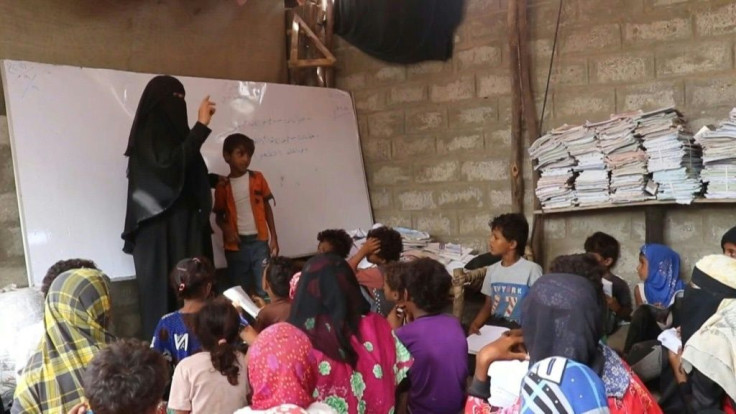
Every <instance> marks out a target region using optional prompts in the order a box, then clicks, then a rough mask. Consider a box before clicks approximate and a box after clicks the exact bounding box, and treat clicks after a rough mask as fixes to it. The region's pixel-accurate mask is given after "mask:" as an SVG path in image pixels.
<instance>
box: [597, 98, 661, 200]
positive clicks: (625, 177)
mask: <svg viewBox="0 0 736 414" xmlns="http://www.w3.org/2000/svg"><path fill="white" fill-rule="evenodd" d="M642 114H643V113H642V112H641V111H636V112H629V113H623V114H618V115H614V116H612V117H611V119H609V120H608V121H603V122H599V123H596V124H588V125H587V126H588V127H589V128H592V129H594V130H595V131H596V133H597V137H598V142H599V145H600V148H601V150H602V151H603V153H604V154H605V157H606V166H607V167H608V170H609V171H610V172H611V178H610V179H611V182H610V185H609V186H610V201H611V202H612V203H631V202H639V201H645V200H650V199H653V198H654V196H653V195H650V194H648V193H647V192H646V191H645V186H646V183H647V179H648V171H647V156H646V154H645V153H644V151H643V150H642V148H641V142H640V140H639V139H638V138H637V136H636V135H635V133H634V131H635V130H636V127H637V120H638V118H639V117H640V116H641V115H642Z"/></svg>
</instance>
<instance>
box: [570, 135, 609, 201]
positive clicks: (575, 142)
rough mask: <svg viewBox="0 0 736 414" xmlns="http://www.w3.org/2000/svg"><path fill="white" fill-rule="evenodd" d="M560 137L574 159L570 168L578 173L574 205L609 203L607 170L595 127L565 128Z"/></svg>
mask: <svg viewBox="0 0 736 414" xmlns="http://www.w3.org/2000/svg"><path fill="white" fill-rule="evenodd" d="M560 138H561V140H562V143H563V145H565V148H567V151H568V152H569V153H570V155H571V156H572V157H573V159H574V160H575V166H574V167H573V171H575V172H577V173H579V174H578V176H577V178H576V179H575V183H574V189H575V191H574V195H575V201H576V204H577V205H580V206H590V205H596V204H602V203H606V202H608V193H609V189H608V184H609V182H608V170H607V169H606V163H605V157H604V155H603V151H601V148H600V147H599V146H598V138H597V136H596V131H595V129H592V128H587V127H585V126H583V125H581V126H578V127H574V128H567V129H566V130H565V131H564V132H562V133H561V134H560Z"/></svg>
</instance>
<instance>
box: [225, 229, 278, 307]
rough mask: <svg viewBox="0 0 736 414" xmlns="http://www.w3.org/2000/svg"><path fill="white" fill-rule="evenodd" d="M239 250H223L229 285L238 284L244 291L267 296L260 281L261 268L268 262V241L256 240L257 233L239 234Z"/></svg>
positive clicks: (263, 296)
mask: <svg viewBox="0 0 736 414" xmlns="http://www.w3.org/2000/svg"><path fill="white" fill-rule="evenodd" d="M238 247H239V249H240V250H237V251H230V250H226V251H225V258H226V259H227V273H228V279H229V283H230V284H231V285H233V286H234V285H240V286H242V287H243V289H245V291H246V292H249V293H250V292H251V291H254V292H255V293H256V294H257V295H258V296H260V297H262V298H265V297H266V296H268V295H267V294H266V291H264V290H263V286H262V283H261V280H262V276H263V269H264V268H265V267H266V264H267V263H268V256H269V251H268V242H266V241H263V240H258V236H257V235H255V234H254V235H250V236H240V245H239V246H238Z"/></svg>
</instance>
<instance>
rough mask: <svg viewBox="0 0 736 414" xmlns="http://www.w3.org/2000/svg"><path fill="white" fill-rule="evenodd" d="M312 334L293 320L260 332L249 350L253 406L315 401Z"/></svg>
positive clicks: (303, 404) (255, 408) (304, 405)
mask: <svg viewBox="0 0 736 414" xmlns="http://www.w3.org/2000/svg"><path fill="white" fill-rule="evenodd" d="M311 349H312V343H311V342H310V340H309V337H307V335H306V334H305V333H304V332H302V331H301V330H300V329H298V328H296V327H294V326H293V325H291V324H288V323H285V322H282V323H277V324H274V325H271V326H270V327H268V328H267V329H265V330H264V331H263V332H261V333H260V334H259V335H258V339H257V340H256V341H255V343H254V344H253V345H252V346H251V347H250V350H249V351H248V378H249V379H250V384H251V387H252V388H253V401H252V404H251V407H252V408H253V409H254V410H267V409H269V408H273V407H278V406H280V405H283V404H294V405H297V406H299V407H302V408H306V407H308V406H309V405H310V404H311V403H312V402H314V397H313V396H312V393H313V391H314V387H315V386H316V384H317V372H316V371H315V367H316V363H315V361H314V357H313V356H311V355H310V350H311Z"/></svg>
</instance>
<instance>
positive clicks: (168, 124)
mask: <svg viewBox="0 0 736 414" xmlns="http://www.w3.org/2000/svg"><path fill="white" fill-rule="evenodd" d="M175 93H176V94H181V95H182V96H183V95H184V93H185V92H184V86H183V85H182V84H181V82H179V81H178V80H177V79H176V78H173V77H171V76H156V77H155V78H153V79H152V80H151V81H150V82H149V83H148V85H147V86H146V88H145V90H144V91H143V95H142V96H141V100H140V103H139V104H138V110H137V111H136V115H135V119H134V120H133V126H132V127H131V130H130V137H129V139H128V147H127V149H126V150H125V155H126V156H127V157H128V199H127V212H126V215H125V228H124V230H123V234H122V238H123V240H125V246H124V247H123V251H125V252H126V253H132V252H133V248H134V244H135V234H136V232H137V231H138V229H139V227H140V225H141V223H143V222H145V221H146V220H150V219H152V218H154V217H156V216H158V215H160V214H162V213H163V212H165V211H166V210H167V209H169V208H170V207H172V206H173V205H174V202H176V201H178V200H182V201H184V202H187V203H188V204H189V205H191V206H192V207H193V208H194V209H195V210H196V211H197V213H198V214H199V215H200V216H201V217H200V219H202V220H203V222H206V221H208V218H209V214H210V211H211V210H212V194H211V191H210V179H209V177H208V176H207V165H206V164H205V162H204V159H203V158H202V155H201V154H200V152H199V150H200V148H201V146H202V143H203V142H204V140H205V139H206V138H207V136H208V135H209V132H210V130H209V128H207V127H206V126H204V125H202V124H200V123H197V124H196V125H195V126H194V128H192V130H191V131H190V129H189V124H188V122H187V107H186V103H185V101H184V99H182V98H181V97H177V96H175V95H174V94H175Z"/></svg>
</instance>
